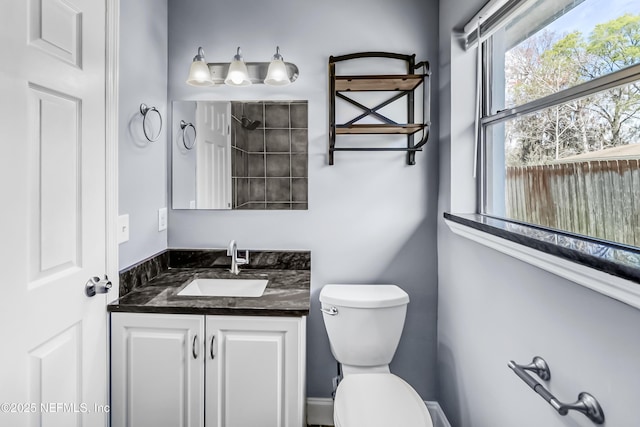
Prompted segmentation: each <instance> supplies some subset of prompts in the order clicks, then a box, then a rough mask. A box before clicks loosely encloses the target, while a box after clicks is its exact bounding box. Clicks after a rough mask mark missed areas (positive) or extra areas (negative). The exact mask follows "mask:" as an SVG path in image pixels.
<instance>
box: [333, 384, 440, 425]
mask: <svg viewBox="0 0 640 427" xmlns="http://www.w3.org/2000/svg"><path fill="white" fill-rule="evenodd" d="M333 417H334V422H335V425H336V427H362V426H366V427H389V426H402V427H433V422H432V421H431V416H430V415H429V411H428V410H427V407H426V405H425V404H424V402H423V401H422V399H421V398H420V396H419V395H418V393H417V392H416V391H415V390H414V389H413V388H412V387H411V386H410V385H409V384H407V383H406V382H405V381H403V380H402V379H401V378H400V377H397V376H395V375H393V374H352V375H348V376H346V377H345V378H344V379H343V380H342V381H341V382H340V385H339V386H338V389H337V390H336V398H335V403H334V410H333Z"/></svg>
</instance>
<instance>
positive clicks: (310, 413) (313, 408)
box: [307, 397, 333, 426]
mask: <svg viewBox="0 0 640 427" xmlns="http://www.w3.org/2000/svg"><path fill="white" fill-rule="evenodd" d="M307 425H310V426H332V425H333V399H331V398H330V397H327V398H321V397H308V398H307Z"/></svg>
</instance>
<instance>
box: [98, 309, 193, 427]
mask: <svg viewBox="0 0 640 427" xmlns="http://www.w3.org/2000/svg"><path fill="white" fill-rule="evenodd" d="M204 347H205V346H204V316H195V315H193V316H192V315H179V314H149V313H112V314H111V378H112V379H111V396H112V398H111V399H112V408H111V409H112V418H111V426H112V427H138V426H141V427H145V426H150V427H151V426H152V427H203V426H204V409H203V404H204V358H205V351H204Z"/></svg>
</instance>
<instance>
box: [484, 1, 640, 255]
mask: <svg viewBox="0 0 640 427" xmlns="http://www.w3.org/2000/svg"><path fill="white" fill-rule="evenodd" d="M514 3H516V4H517V6H514V5H513V4H514ZM509 5H510V6H509ZM506 7H510V8H511V12H512V13H510V14H509V15H508V18H506V19H504V20H503V22H501V23H500V24H497V25H494V27H493V29H492V34H491V35H490V36H489V37H488V38H486V39H485V40H484V41H483V46H482V52H483V64H484V66H483V85H482V87H483V90H482V94H483V95H482V118H481V121H480V124H481V135H482V136H481V145H480V147H481V161H480V165H481V168H482V169H481V170H482V184H481V185H480V193H481V194H480V200H481V202H480V206H479V209H480V211H481V212H480V213H483V214H486V215H491V216H495V217H500V218H505V219H510V220H516V221H519V222H524V223H529V224H534V225H538V226H543V227H548V228H553V229H557V230H562V231H567V232H570V233H575V234H581V235H586V236H590V237H593V238H597V239H602V240H608V241H613V242H617V243H621V244H625V245H629V246H634V247H640V2H638V1H630V0H560V1H559V0H538V1H520V2H513V1H512V2H510V3H508V4H507V6H505V8H506ZM498 15H500V14H498ZM503 16H506V14H503ZM481 30H483V28H482V27H481ZM486 33H488V32H486V31H485V34H486ZM481 34H482V31H481Z"/></svg>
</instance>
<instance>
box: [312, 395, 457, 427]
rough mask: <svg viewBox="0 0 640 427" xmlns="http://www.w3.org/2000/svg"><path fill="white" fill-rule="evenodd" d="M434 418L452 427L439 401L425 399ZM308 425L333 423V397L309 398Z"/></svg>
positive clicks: (442, 425)
mask: <svg viewBox="0 0 640 427" xmlns="http://www.w3.org/2000/svg"><path fill="white" fill-rule="evenodd" d="M424 404H425V405H427V409H428V410H429V413H430V414H431V418H432V419H433V425H434V427H451V424H449V421H448V420H447V417H446V416H445V415H444V412H443V411H442V408H441V407H440V404H439V403H438V402H432V401H425V402H424ZM307 425H313V426H332V425H333V399H331V398H329V397H327V398H321V397H309V398H307Z"/></svg>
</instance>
